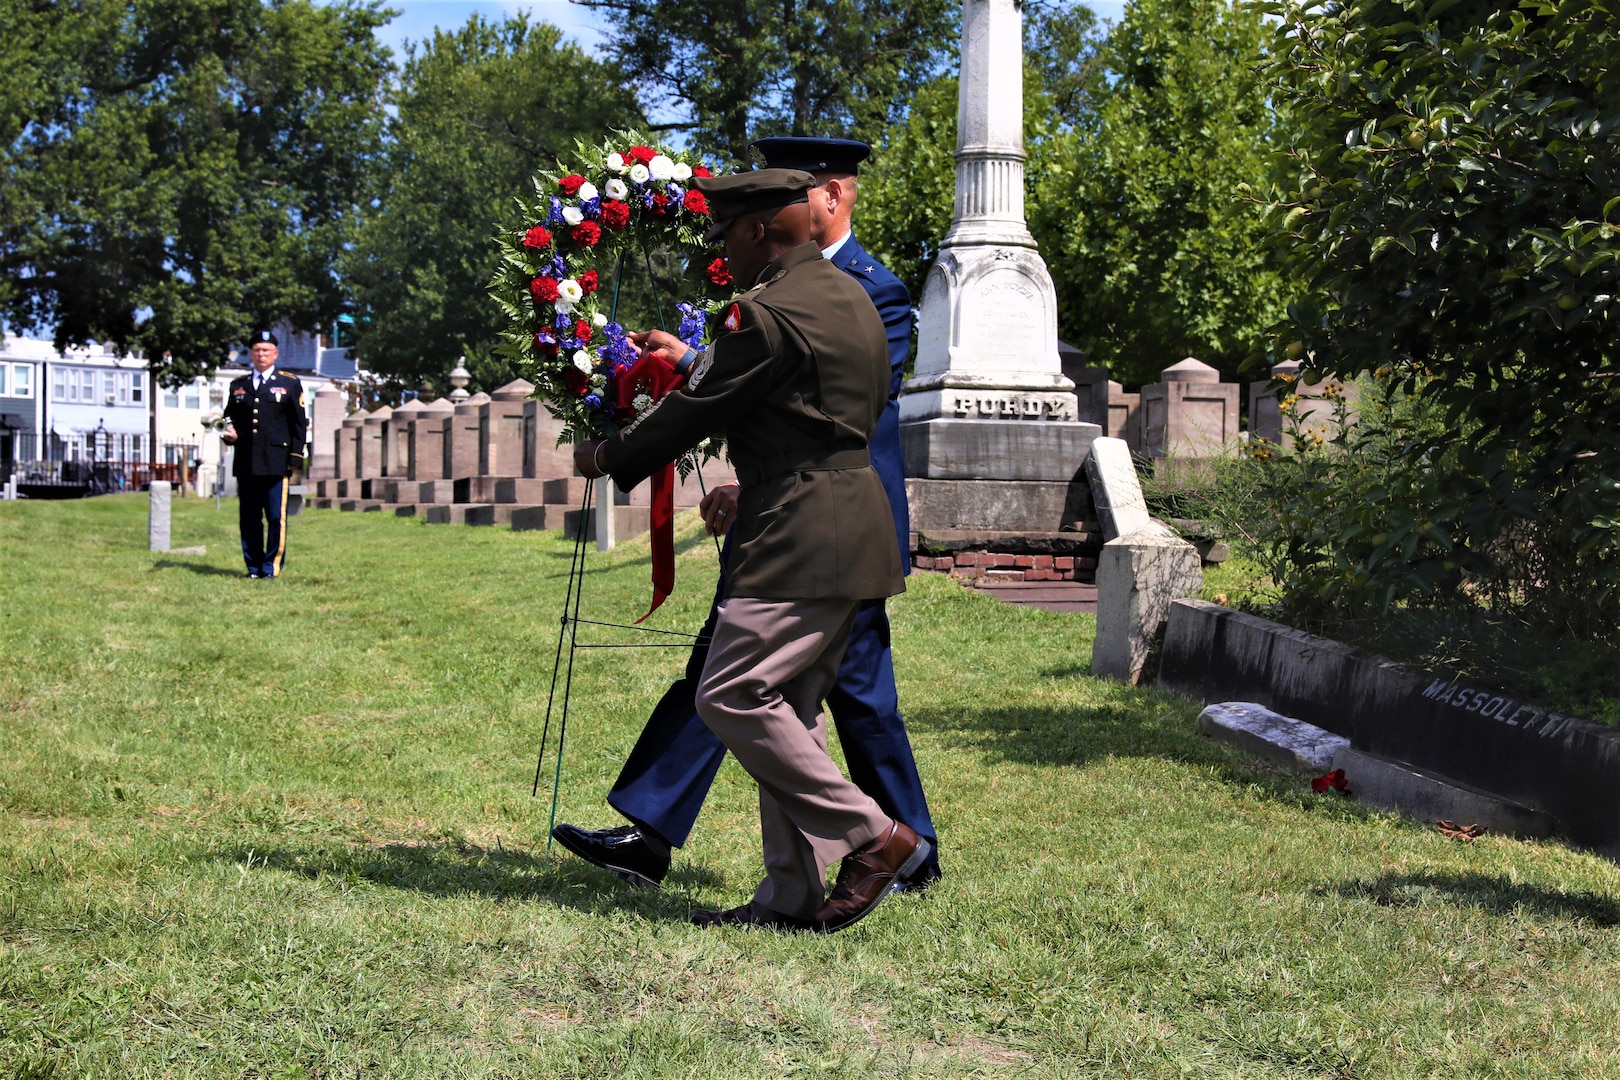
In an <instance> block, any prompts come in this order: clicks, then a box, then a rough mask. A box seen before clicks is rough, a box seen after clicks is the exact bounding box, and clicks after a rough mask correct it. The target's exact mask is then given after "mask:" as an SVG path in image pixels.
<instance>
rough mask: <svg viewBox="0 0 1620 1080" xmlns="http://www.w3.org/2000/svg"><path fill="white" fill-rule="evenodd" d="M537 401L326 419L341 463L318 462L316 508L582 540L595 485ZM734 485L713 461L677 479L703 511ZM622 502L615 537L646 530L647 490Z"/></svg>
mask: <svg viewBox="0 0 1620 1080" xmlns="http://www.w3.org/2000/svg"><path fill="white" fill-rule="evenodd" d="M533 393H534V385H533V384H532V383H530V382H528V381H527V380H525V379H517V380H514V381H513V382H509V383H507V384H506V385H505V386H503V387H501V388H500V389H498V390H496V391H495V392H494V393H492V394H484V393H478V394H474V395H472V396H471V397H469V398H467V399H466V400H465V401H463V402H461V403H460V404H453V403H452V402H450V401H449V400H448V399H446V398H439V399H437V400H435V401H432V402H428V403H423V402H420V401H414V400H413V401H408V402H406V403H405V404H403V405H400V406H398V407H397V408H391V407H389V406H387V405H384V406H383V407H381V408H379V409H376V410H375V411H373V412H369V413H367V412H361V413H355V414H354V415H353V416H350V417H348V418H347V419H345V420H343V421H341V422H340V423H338V424H336V425H335V427H333V426H332V425H329V424H328V425H323V424H322V423H321V422H320V417H319V416H317V420H316V424H315V438H316V439H317V440H320V439H321V438H323V435H324V437H329V438H330V439H331V440H332V442H331V444H330V445H331V447H332V451H331V453H332V456H331V458H329V459H327V461H326V462H323V461H322V460H321V457H324V455H321V456H320V457H317V459H316V461H315V465H316V470H317V471H316V474H315V476H314V477H312V479H314V482H315V506H317V507H323V508H336V509H343V510H373V511H392V512H394V513H395V514H396V515H398V516H401V517H413V516H420V517H425V518H426V519H427V521H428V522H429V523H433V524H448V523H457V524H466V525H508V526H510V527H512V528H514V529H564V530H566V531H567V532H568V533H569V534H570V535H573V534H574V533H575V531H576V530H577V529H578V528H580V527H581V522H580V521H579V514H578V511H579V507H580V505H581V500H582V497H583V494H584V490H585V485H586V484H587V483H588V481H587V480H585V478H584V477H581V476H580V475H579V474H578V472H577V471H576V470H575V468H574V459H573V450H572V448H571V447H570V446H568V445H562V446H559V445H557V439H558V437H559V436H560V435H561V433H562V423H561V421H559V420H557V419H556V418H555V417H553V416H552V415H551V413H550V412H549V411H547V409H546V407H545V405H544V404H543V403H541V402H540V401H538V400H537V399H535V398H533V397H531V396H530V395H532V394H533ZM319 405H320V402H319V401H317V412H319ZM323 427H325V428H326V431H325V432H324V433H323V431H322V428H323ZM317 449H319V441H317ZM328 463H329V464H328ZM323 465H325V468H322V466H323ZM323 472H324V473H326V474H327V475H324V476H322V475H321V473H323ZM733 479H734V477H733V476H732V474H731V473H730V471H729V469H728V468H727V467H725V466H724V465H722V464H721V463H718V462H715V463H710V464H709V465H707V466H705V468H704V470H702V471H701V472H694V473H693V474H692V475H691V476H689V477H688V478H687V479H686V480H685V481H684V482H682V481H679V479H678V478H677V487H676V491H675V505H676V507H677V508H684V507H689V506H696V505H697V504H698V502H699V501H700V500H701V499H702V497H703V492H704V490H705V489H706V488H710V487H713V486H714V485H716V484H722V483H728V482H730V481H732V480H733ZM615 503H616V505H615V509H614V517H615V521H614V529H613V531H614V534H615V535H617V536H619V537H626V536H634V535H636V534H638V533H642V532H645V531H647V528H648V513H649V511H648V504H649V496H648V485H646V484H642V485H641V486H640V487H638V488H636V490H634V491H632V492H631V493H629V494H628V495H625V494H623V493H620V492H615ZM583 527H584V528H585V529H586V531H587V533H589V532H590V530H591V528H592V526H591V523H590V522H584V523H583Z"/></svg>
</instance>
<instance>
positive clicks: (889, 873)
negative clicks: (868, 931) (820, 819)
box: [816, 821, 933, 934]
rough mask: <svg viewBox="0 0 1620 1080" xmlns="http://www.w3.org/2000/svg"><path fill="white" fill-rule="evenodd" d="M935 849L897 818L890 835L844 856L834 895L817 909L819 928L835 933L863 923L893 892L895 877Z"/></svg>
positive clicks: (910, 870)
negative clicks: (890, 892) (891, 890)
mask: <svg viewBox="0 0 1620 1080" xmlns="http://www.w3.org/2000/svg"><path fill="white" fill-rule="evenodd" d="M932 849H933V848H932V845H931V844H929V843H928V841H926V840H924V839H922V838H921V837H919V836H918V835H917V834H916V833H915V832H913V831H912V830H911V827H910V826H909V825H906V824H904V823H903V822H899V821H896V822H895V823H894V824H893V825H891V826H890V827H889V831H888V833H887V834H885V835H883V836H880V837H878V839H876V840H874V841H872V842H871V843H870V844H868V845H866V847H864V848H862V849H861V850H859V851H852V852H850V853H849V854H848V855H846V856H844V861H843V862H842V863H841V864H840V865H839V867H838V878H837V880H835V881H834V882H833V888H832V895H830V896H828V897H827V902H826V903H825V904H822V905H821V910H820V911H817V912H816V929H817V930H820V931H821V932H822V933H823V934H831V933H833V932H834V931H836V930H842V929H843V928H844V927H846V926H853V925H855V924H856V923H858V922H860V921H861V920H862V919H864V918H865V917H866V916H867V915H868V914H870V913H871V911H872V909H873V908H875V907H877V906H878V905H879V904H881V903H882V902H883V898H884V897H885V896H888V895H889V890H890V888H891V887H892V886H893V885H894V882H895V879H896V878H904V877H906V876H908V875H909V874H911V873H913V872H915V871H916V869H917V867H919V866H921V865H922V864H923V860H925V859H927V858H928V853H929V851H931V850H932Z"/></svg>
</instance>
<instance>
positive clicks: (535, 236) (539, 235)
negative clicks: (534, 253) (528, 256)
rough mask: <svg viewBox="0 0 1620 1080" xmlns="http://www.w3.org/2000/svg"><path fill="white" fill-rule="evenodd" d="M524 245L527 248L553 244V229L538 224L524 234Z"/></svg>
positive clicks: (544, 246)
mask: <svg viewBox="0 0 1620 1080" xmlns="http://www.w3.org/2000/svg"><path fill="white" fill-rule="evenodd" d="M523 246H524V247H526V248H548V247H550V246H551V230H550V229H548V228H546V227H545V226H544V225H536V226H535V227H534V228H532V229H530V230H529V231H528V232H526V233H524V234H523Z"/></svg>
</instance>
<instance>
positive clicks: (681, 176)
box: [670, 161, 692, 184]
mask: <svg viewBox="0 0 1620 1080" xmlns="http://www.w3.org/2000/svg"><path fill="white" fill-rule="evenodd" d="M670 176H671V177H672V178H673V179H675V180H679V181H680V182H681V183H683V184H684V183H686V182H687V181H688V180H690V179H692V166H690V165H688V164H687V163H686V162H684V161H677V162H676V163H675V168H674V169H672V170H671V171H670Z"/></svg>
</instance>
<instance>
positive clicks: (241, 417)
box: [225, 369, 309, 577]
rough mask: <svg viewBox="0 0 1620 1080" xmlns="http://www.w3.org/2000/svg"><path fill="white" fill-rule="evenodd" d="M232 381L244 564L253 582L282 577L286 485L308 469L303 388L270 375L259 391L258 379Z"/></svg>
mask: <svg viewBox="0 0 1620 1080" xmlns="http://www.w3.org/2000/svg"><path fill="white" fill-rule="evenodd" d="M256 374H257V373H253V374H248V375H243V376H241V377H240V378H237V379H233V380H231V386H230V389H229V390H228V391H226V395H225V417H226V419H228V420H229V421H230V422H231V426H232V427H234V428H235V429H236V444H235V446H236V456H235V459H234V461H233V462H232V464H231V474H232V475H233V476H235V477H236V491H237V504H238V506H237V511H238V521H239V523H240V525H241V531H242V559H243V561H245V562H246V563H247V569H248V574H249V575H251V576H254V577H279V576H280V574H281V567H282V565H283V564H284V563H285V562H286V555H287V479H288V477H289V476H290V475H291V474H292V471H293V470H294V469H295V468H302V467H303V464H304V443H305V439H306V436H307V435H308V433H309V417H308V415H307V414H306V413H305V412H304V386H303V384H302V383H300V382H299V381H298V379H297V378H296V377H295V376H292V375H284V374H282V373H281V372H280V371H276V370H275V369H271V371H270V373H269V377H268V378H264V379H261V380H260V385H259V386H258V387H257V388H256V389H255V387H254V385H253V383H254V376H255V375H256Z"/></svg>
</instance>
